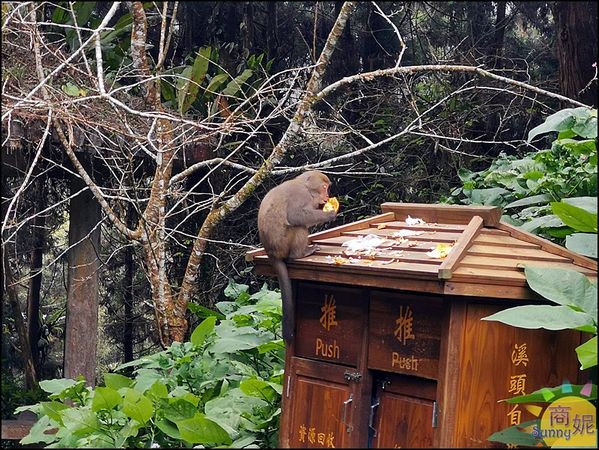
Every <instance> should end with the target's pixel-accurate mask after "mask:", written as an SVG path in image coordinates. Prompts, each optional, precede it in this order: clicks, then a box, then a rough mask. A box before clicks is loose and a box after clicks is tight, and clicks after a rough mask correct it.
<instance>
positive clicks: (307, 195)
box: [258, 170, 337, 344]
mask: <svg viewBox="0 0 599 450" xmlns="http://www.w3.org/2000/svg"><path fill="white" fill-rule="evenodd" d="M330 185H331V181H330V180H329V178H328V177H327V176H326V175H325V174H324V173H322V172H320V171H318V170H311V171H308V172H304V173H302V174H301V175H299V176H297V177H295V178H293V179H291V180H287V181H285V182H283V183H281V184H280V185H278V186H275V187H274V188H272V189H271V190H270V191H269V192H268V193H267V194H266V195H265V196H264V198H263V199H262V202H261V203H260V207H259V209H258V234H259V236H260V242H261V243H262V245H263V246H264V250H265V251H266V254H267V255H268V259H269V261H270V263H271V265H272V266H273V268H274V270H275V272H276V274H277V278H278V280H279V287H280V288H281V298H282V300H283V340H284V341H285V343H286V344H289V343H290V342H291V341H292V339H293V336H294V329H293V328H294V324H295V318H294V314H295V306H294V302H293V292H292V290H291V280H290V279H289V273H288V272H287V264H286V261H288V260H290V259H296V258H303V257H304V256H308V255H311V254H312V253H314V252H315V251H317V250H318V246H316V245H310V244H309V242H308V241H309V240H308V235H309V232H308V228H309V227H312V226H314V225H320V224H323V223H326V222H330V221H332V220H334V219H335V218H336V217H337V212H336V211H328V212H324V211H322V209H320V208H321V206H322V205H323V204H324V203H326V202H327V201H328V199H329V186H330Z"/></svg>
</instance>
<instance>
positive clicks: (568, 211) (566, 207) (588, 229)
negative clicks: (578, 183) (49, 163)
mask: <svg viewBox="0 0 599 450" xmlns="http://www.w3.org/2000/svg"><path fill="white" fill-rule="evenodd" d="M551 209H552V210H553V213H554V214H556V215H557V216H558V217H559V218H560V219H561V220H562V221H563V222H564V223H565V224H566V225H568V226H569V227H572V228H574V229H575V230H576V231H582V232H584V233H597V213H591V212H588V211H586V210H584V209H582V208H579V207H577V206H574V205H570V204H569V203H565V202H553V203H551Z"/></svg>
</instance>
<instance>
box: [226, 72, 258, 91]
mask: <svg viewBox="0 0 599 450" xmlns="http://www.w3.org/2000/svg"><path fill="white" fill-rule="evenodd" d="M252 74H253V72H252V70H250V69H245V70H244V71H243V72H242V73H241V75H239V76H238V77H236V78H234V79H233V80H231V81H230V82H229V83H228V84H227V87H225V88H224V89H223V91H222V94H223V95H235V94H237V92H239V91H240V90H241V88H242V86H243V85H244V84H245V82H246V81H247V80H248V79H249V78H250V77H251V76H252Z"/></svg>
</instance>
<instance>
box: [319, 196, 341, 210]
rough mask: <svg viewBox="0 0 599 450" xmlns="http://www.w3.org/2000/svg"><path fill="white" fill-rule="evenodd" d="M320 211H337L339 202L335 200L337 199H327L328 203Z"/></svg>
mask: <svg viewBox="0 0 599 450" xmlns="http://www.w3.org/2000/svg"><path fill="white" fill-rule="evenodd" d="M322 210H323V211H324V212H329V211H335V212H337V211H339V200H337V197H331V198H329V201H328V202H326V203H325V204H324V207H323V208H322Z"/></svg>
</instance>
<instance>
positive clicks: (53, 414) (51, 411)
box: [40, 402, 69, 423]
mask: <svg viewBox="0 0 599 450" xmlns="http://www.w3.org/2000/svg"><path fill="white" fill-rule="evenodd" d="M40 406H41V413H42V414H45V415H47V416H48V417H50V419H52V420H54V421H56V422H58V423H62V416H61V415H60V411H62V410H63V409H67V408H69V406H67V405H65V404H64V403H62V402H40Z"/></svg>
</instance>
